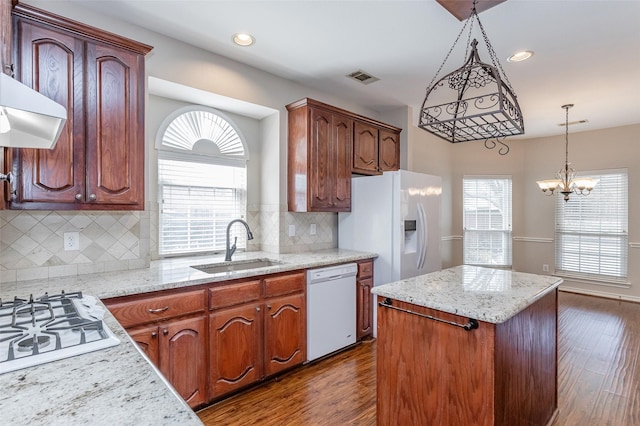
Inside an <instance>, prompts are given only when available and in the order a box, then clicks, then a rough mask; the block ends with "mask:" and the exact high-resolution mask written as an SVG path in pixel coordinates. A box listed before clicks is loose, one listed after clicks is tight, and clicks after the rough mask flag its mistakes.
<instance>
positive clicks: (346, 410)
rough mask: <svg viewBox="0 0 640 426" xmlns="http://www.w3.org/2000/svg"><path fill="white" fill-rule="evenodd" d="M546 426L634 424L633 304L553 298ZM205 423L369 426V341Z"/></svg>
mask: <svg viewBox="0 0 640 426" xmlns="http://www.w3.org/2000/svg"><path fill="white" fill-rule="evenodd" d="M559 305H560V306H559V325H558V340H559V344H558V358H559V361H558V395H559V396H558V406H559V413H558V417H557V419H556V420H555V422H554V423H553V426H564V425H571V426H573V425H580V426H592V425H598V426H604V425H611V426H634V425H640V304H636V303H629V302H621V301H616V300H610V299H601V298H596V297H590V296H583V295H578V294H572V293H565V292H560V296H559ZM198 415H199V416H200V418H201V419H202V421H203V422H204V423H205V424H206V425H279V426H280V425H299V426H305V425H314V426H316V425H318V426H322V425H327V426H334V425H359V426H364V425H375V342H365V343H363V344H361V345H359V346H357V347H355V348H354V349H351V350H349V351H347V352H344V353H342V354H339V355H336V356H335V357H332V358H329V359H327V360H324V361H321V362H319V363H316V364H314V365H311V366H307V367H305V368H302V369H300V370H296V371H294V372H293V373H290V374H288V375H286V376H284V377H281V378H280V379H279V380H278V381H271V382H270V383H268V384H266V385H264V386H262V387H259V388H255V389H253V390H250V391H248V392H244V393H242V394H240V395H237V396H235V397H232V398H229V399H227V400H225V401H222V402H220V403H218V404H216V405H213V406H211V407H208V408H206V409H204V410H201V411H200V412H199V413H198Z"/></svg>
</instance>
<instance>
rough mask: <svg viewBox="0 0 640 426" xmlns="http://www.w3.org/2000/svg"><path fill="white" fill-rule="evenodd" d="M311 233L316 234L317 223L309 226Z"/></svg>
mask: <svg viewBox="0 0 640 426" xmlns="http://www.w3.org/2000/svg"><path fill="white" fill-rule="evenodd" d="M309 235H316V224H315V223H312V224H311V225H310V226H309Z"/></svg>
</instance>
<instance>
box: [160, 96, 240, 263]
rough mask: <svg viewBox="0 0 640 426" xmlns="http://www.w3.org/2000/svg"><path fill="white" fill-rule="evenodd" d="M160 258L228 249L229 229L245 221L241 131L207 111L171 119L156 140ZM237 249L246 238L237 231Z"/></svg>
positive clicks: (190, 110)
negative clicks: (235, 223) (231, 224)
mask: <svg viewBox="0 0 640 426" xmlns="http://www.w3.org/2000/svg"><path fill="white" fill-rule="evenodd" d="M156 148H157V149H158V184H159V187H158V203H159V206H160V215H159V224H158V225H159V226H158V230H159V238H158V253H159V255H161V256H168V255H179V254H190V253H202V252H218V251H223V250H224V249H225V242H226V228H227V224H228V223H229V222H230V221H231V220H233V219H237V218H244V217H245V216H246V199H247V197H246V193H247V175H246V161H247V159H248V152H247V149H246V145H245V142H244V138H243V137H242V135H241V133H240V132H239V130H238V129H237V128H236V126H235V125H234V124H233V123H232V122H231V120H230V119H228V118H226V117H225V116H224V115H223V114H222V113H221V112H219V111H216V110H214V109H212V108H207V107H203V106H189V107H185V108H181V109H179V110H177V111H175V112H174V113H172V114H171V115H169V116H168V117H167V118H166V119H165V120H164V122H163V123H162V125H161V126H160V129H159V131H158V135H157V137H156ZM235 232H237V234H233V235H232V238H233V237H238V242H237V247H238V248H239V249H240V248H246V233H243V232H240V229H239V228H238V227H237V228H236V230H235Z"/></svg>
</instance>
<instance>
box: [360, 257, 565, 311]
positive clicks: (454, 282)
mask: <svg viewBox="0 0 640 426" xmlns="http://www.w3.org/2000/svg"><path fill="white" fill-rule="evenodd" d="M561 283H562V279H561V278H558V277H553V276H550V275H535V274H528V273H524V272H512V271H508V270H503V269H492V268H484V267H478V266H468V265H461V266H455V267H453V268H449V269H443V270H442V271H437V272H432V273H429V274H425V275H420V276H417V277H413V278H408V279H405V280H401V281H397V282H394V283H390V284H384V285H381V286H377V287H373V289H372V290H371V292H372V293H373V294H375V295H378V296H382V297H388V298H390V299H394V300H399V301H402V302H407V303H411V304H414V305H418V306H423V307H426V308H431V309H437V310H439V311H443V312H448V313H451V314H455V315H460V316H464V317H469V318H473V319H476V320H479V321H485V322H490V323H502V322H505V321H506V320H508V319H509V318H511V317H513V316H514V315H516V314H517V313H518V312H520V311H522V310H524V309H525V308H526V307H528V306H529V305H531V304H532V303H534V302H535V301H536V300H538V299H540V298H541V297H542V296H544V295H545V294H547V293H548V292H550V291H552V290H554V289H556V288H557V287H558V286H559V285H560V284H561Z"/></svg>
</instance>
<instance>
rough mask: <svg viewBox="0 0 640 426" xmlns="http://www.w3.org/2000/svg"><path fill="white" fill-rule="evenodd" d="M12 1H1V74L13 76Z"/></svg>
mask: <svg viewBox="0 0 640 426" xmlns="http://www.w3.org/2000/svg"><path fill="white" fill-rule="evenodd" d="M11 62H12V61H11V0H0V66H1V67H2V68H1V69H0V72H3V73H5V74H8V75H11Z"/></svg>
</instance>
